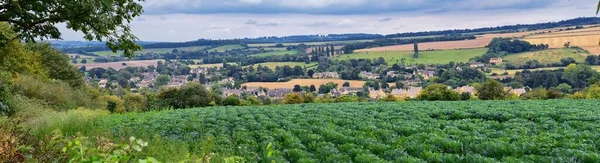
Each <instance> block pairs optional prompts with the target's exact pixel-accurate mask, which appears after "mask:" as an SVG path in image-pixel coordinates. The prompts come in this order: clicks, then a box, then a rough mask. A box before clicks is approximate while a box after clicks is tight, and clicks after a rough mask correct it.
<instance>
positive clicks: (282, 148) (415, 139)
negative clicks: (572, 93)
mask: <svg viewBox="0 0 600 163" xmlns="http://www.w3.org/2000/svg"><path fill="white" fill-rule="evenodd" d="M598 105H600V101H598V100H554V101H472V102H404V103H339V104H335V105H331V104H302V105H278V106H264V107H214V108H202V109H188V110H170V111H162V112H149V113H131V114H124V115H120V114H114V115H110V116H108V117H105V118H102V119H98V120H95V121H92V122H88V123H93V124H94V125H93V126H94V127H89V128H88V129H87V130H93V131H95V132H91V131H86V132H84V133H110V134H112V135H114V136H115V137H116V138H118V137H121V136H123V135H128V136H129V135H133V136H136V137H140V138H143V139H145V140H149V141H150V143H149V147H151V149H150V151H148V152H147V153H146V154H148V155H152V156H155V157H157V159H159V160H165V161H177V160H174V159H177V158H182V157H185V156H186V155H188V156H189V155H192V156H199V157H201V158H202V157H206V155H207V153H208V154H210V156H211V158H213V159H214V161H219V159H223V158H225V157H228V158H231V157H233V156H237V157H240V158H238V159H243V160H246V161H248V162H261V161H266V162H336V161H339V162H600V158H599V157H600V155H599V153H600V144H599V143H600V142H599V141H598V140H600V116H599V115H600V110H599V109H592V108H597V106H598ZM80 125H81V124H80ZM88 126H92V125H88ZM65 127H68V126H65ZM153 146H155V147H154V148H152V147H153ZM158 147H163V148H160V149H162V150H153V149H159V148H158ZM166 147H168V148H166ZM565 160H570V161H565Z"/></svg>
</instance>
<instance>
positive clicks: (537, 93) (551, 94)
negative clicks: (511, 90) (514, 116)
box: [521, 88, 562, 100]
mask: <svg viewBox="0 0 600 163" xmlns="http://www.w3.org/2000/svg"><path fill="white" fill-rule="evenodd" d="M561 97H562V94H561V93H559V92H557V91H554V90H546V89H544V88H536V89H533V90H531V91H528V92H526V93H525V94H523V95H521V98H522V99H525V100H548V99H557V98H561Z"/></svg>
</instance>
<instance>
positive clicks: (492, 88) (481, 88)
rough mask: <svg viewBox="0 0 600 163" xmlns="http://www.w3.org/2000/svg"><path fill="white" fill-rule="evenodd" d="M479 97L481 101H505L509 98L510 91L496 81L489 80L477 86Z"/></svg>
mask: <svg viewBox="0 0 600 163" xmlns="http://www.w3.org/2000/svg"><path fill="white" fill-rule="evenodd" d="M475 89H476V90H477V97H478V98H479V99H481V100H503V99H506V97H508V96H509V94H510V93H509V91H508V90H506V89H504V86H502V84H501V83H500V82H498V81H496V80H488V81H486V82H484V83H483V84H479V85H476V86H475Z"/></svg>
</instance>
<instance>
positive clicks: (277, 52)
mask: <svg viewBox="0 0 600 163" xmlns="http://www.w3.org/2000/svg"><path fill="white" fill-rule="evenodd" d="M296 53H298V52H297V51H295V50H282V51H273V52H266V53H260V54H255V55H252V56H256V57H270V56H282V55H286V54H289V55H294V54H296Z"/></svg>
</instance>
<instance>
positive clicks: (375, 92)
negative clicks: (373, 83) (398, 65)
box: [369, 88, 385, 99]
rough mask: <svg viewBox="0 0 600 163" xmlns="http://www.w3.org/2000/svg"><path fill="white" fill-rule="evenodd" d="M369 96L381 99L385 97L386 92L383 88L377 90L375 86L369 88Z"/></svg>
mask: <svg viewBox="0 0 600 163" xmlns="http://www.w3.org/2000/svg"><path fill="white" fill-rule="evenodd" d="M369 97H370V98H371V99H380V98H383V97H385V92H383V89H379V90H375V89H374V88H369Z"/></svg>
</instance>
